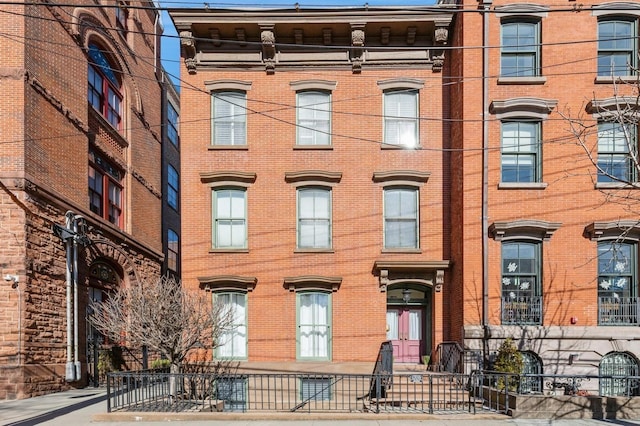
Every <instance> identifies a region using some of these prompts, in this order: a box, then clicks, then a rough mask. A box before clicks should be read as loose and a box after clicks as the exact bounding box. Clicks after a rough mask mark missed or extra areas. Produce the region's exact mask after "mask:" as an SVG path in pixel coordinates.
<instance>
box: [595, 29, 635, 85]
mask: <svg viewBox="0 0 640 426" xmlns="http://www.w3.org/2000/svg"><path fill="white" fill-rule="evenodd" d="M637 65H638V20H637V19H631V18H606V19H601V20H600V21H599V22H598V76H604V77H607V76H609V77H616V76H630V75H635V74H636V71H635V70H636V69H637V68H636V67H637Z"/></svg>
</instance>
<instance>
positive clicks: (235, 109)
mask: <svg viewBox="0 0 640 426" xmlns="http://www.w3.org/2000/svg"><path fill="white" fill-rule="evenodd" d="M211 96H212V101H211V102H212V110H213V114H212V129H213V130H212V145H222V146H243V145H246V144H247V96H246V92H241V91H219V92H213V93H212V94H211Z"/></svg>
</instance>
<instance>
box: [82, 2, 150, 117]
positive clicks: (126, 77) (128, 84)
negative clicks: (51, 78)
mask: <svg viewBox="0 0 640 426" xmlns="http://www.w3.org/2000/svg"><path fill="white" fill-rule="evenodd" d="M72 31H73V33H74V35H75V36H76V37H78V40H79V44H80V45H81V46H82V48H83V49H84V50H85V51H86V50H87V49H88V48H89V42H90V41H92V40H96V41H97V42H98V44H100V45H103V46H104V47H105V49H107V50H108V51H109V52H111V54H109V55H108V56H109V58H110V59H112V60H113V61H114V62H115V63H116V64H117V65H118V68H119V69H120V72H121V73H122V76H121V81H122V91H123V95H125V97H126V98H127V99H128V101H127V102H128V103H129V105H133V106H134V107H135V110H137V111H140V112H142V97H141V96H140V90H139V89H138V85H137V84H136V82H135V80H134V78H133V72H132V71H131V68H130V67H129V64H128V63H127V61H126V60H125V59H124V52H123V51H122V49H121V48H120V44H119V43H118V42H116V40H115V39H114V38H113V36H112V35H111V34H110V33H109V32H108V31H106V30H105V28H104V26H103V25H102V22H101V21H100V20H99V19H98V18H97V17H96V16H94V15H93V14H92V13H91V11H89V10H88V9H85V8H81V7H80V8H76V9H75V10H74V11H73V18H72ZM127 95H128V96H127Z"/></svg>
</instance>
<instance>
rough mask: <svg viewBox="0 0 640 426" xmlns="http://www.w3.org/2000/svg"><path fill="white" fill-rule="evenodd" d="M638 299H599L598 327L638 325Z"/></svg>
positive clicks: (639, 301) (639, 300)
mask: <svg viewBox="0 0 640 426" xmlns="http://www.w3.org/2000/svg"><path fill="white" fill-rule="evenodd" d="M639 304H640V298H637V297H598V325H636V324H638V305H639Z"/></svg>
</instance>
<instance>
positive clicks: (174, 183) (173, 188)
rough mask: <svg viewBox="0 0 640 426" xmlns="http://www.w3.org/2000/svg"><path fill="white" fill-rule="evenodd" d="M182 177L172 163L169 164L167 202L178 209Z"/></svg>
mask: <svg viewBox="0 0 640 426" xmlns="http://www.w3.org/2000/svg"><path fill="white" fill-rule="evenodd" d="M179 188H180V179H179V178H178V172H177V171H176V169H174V168H173V166H171V165H170V164H169V165H168V166H167V204H169V205H170V206H171V207H173V208H174V209H176V210H178V190H179Z"/></svg>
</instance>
